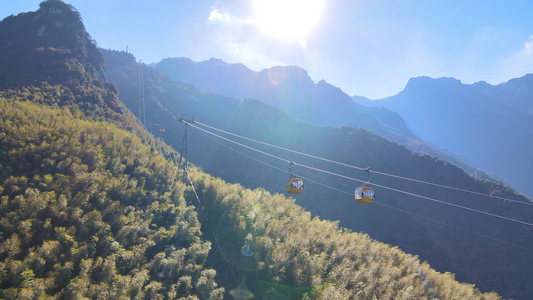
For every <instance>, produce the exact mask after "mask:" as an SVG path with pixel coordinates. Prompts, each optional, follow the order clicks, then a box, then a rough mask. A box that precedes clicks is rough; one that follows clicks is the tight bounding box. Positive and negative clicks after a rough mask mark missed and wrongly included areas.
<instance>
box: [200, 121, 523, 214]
mask: <svg viewBox="0 0 533 300" xmlns="http://www.w3.org/2000/svg"><path fill="white" fill-rule="evenodd" d="M195 123H197V124H200V125H202V126H205V127H208V128H210V129H213V130H217V131H219V132H222V133H225V134H228V135H232V136H235V137H238V138H241V139H245V140H248V141H252V142H255V143H258V144H261V145H265V146H269V147H272V148H276V149H280V150H284V151H288V152H292V153H295V154H299V155H303V156H307V157H311V158H315V159H318V160H322V161H326V162H329V163H333V164H337V165H341V166H344V167H348V168H353V169H357V170H360V171H366V170H367V168H362V167H357V166H352V165H349V164H345V163H341V162H337V161H334V160H330V159H327V158H323V157H319V156H315V155H311V154H307V153H304V152H300V151H296V150H292V149H288V148H284V147H280V146H276V145H272V144H269V143H266V142H262V141H258V140H255V139H251V138H248V137H244V136H241V135H238V134H235V133H231V132H228V131H225V130H222V129H218V128H216V127H213V126H209V125H207V124H204V123H201V122H198V121H195ZM369 172H371V173H374V174H379V175H383V176H388V177H393V178H397V179H402V180H407V181H412V182H417V183H421V184H426V185H431V186H436V187H440V188H445V189H450V190H455V191H459V192H464V193H470V194H473V195H478V196H484V197H489V198H493V199H499V200H504V201H509V202H514V203H519V204H523V205H529V206H533V203H528V202H523V201H518V200H514V199H509V198H505V197H500V196H496V195H489V194H484V193H480V192H475V191H471V190H466V189H461V188H457V187H453V186H448V185H443V184H438V183H433V182H428V181H423V180H419V179H414V178H409V177H404V176H399V175H394V174H389V173H385V172H380V171H375V170H369Z"/></svg>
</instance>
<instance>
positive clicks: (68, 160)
mask: <svg viewBox="0 0 533 300" xmlns="http://www.w3.org/2000/svg"><path fill="white" fill-rule="evenodd" d="M4 95H5V94H4V93H2V94H1V95H0V107H1V108H2V109H1V113H0V145H1V148H0V154H1V155H0V170H1V171H2V172H1V174H0V183H1V184H0V193H1V197H2V198H1V199H2V202H1V204H0V206H1V207H0V208H1V209H0V228H1V231H0V232H1V235H0V297H2V298H5V299H52V297H53V298H59V299H79V298H83V297H87V298H93V299H96V298H113V299H120V298H122V299H127V298H134V299H223V297H224V295H225V297H226V298H227V299H231V298H232V297H231V296H230V295H232V294H231V293H230V291H233V294H234V295H237V293H239V292H240V293H246V292H248V293H250V290H251V291H252V292H253V293H255V294H256V295H257V296H258V298H260V297H259V296H264V297H267V298H268V299H280V298H286V297H296V298H291V299H297V298H301V297H305V298H307V299H309V298H312V299H351V298H354V297H357V298H361V299H373V298H379V299H413V298H429V297H431V296H438V297H439V298H444V299H465V298H470V299H499V297H498V296H497V295H496V294H481V293H479V291H477V290H475V289H474V288H473V287H472V286H471V285H468V284H460V283H458V282H457V281H455V280H454V277H453V275H451V274H440V273H437V272H436V271H434V270H432V269H431V268H430V267H429V265H428V264H427V263H420V261H419V260H418V258H416V257H414V256H411V255H408V254H405V253H404V252H402V251H400V250H399V249H397V248H393V247H390V246H388V245H385V244H383V243H380V242H376V241H372V240H371V239H370V238H368V236H366V235H364V234H358V233H351V232H349V231H346V230H343V229H340V228H339V227H338V225H337V224H336V223H333V222H328V221H321V220H319V219H318V218H313V219H311V216H310V213H308V212H305V211H304V210H303V209H302V208H301V207H299V206H297V205H295V204H294V202H293V201H292V200H289V199H287V198H285V197H284V196H282V195H279V194H277V195H271V194H270V193H268V192H266V191H265V190H261V189H259V190H255V191H251V190H248V189H244V188H242V187H241V186H239V185H229V184H226V183H224V182H223V181H221V180H219V179H214V178H212V177H210V176H209V175H206V174H203V173H199V172H197V171H194V169H193V170H192V172H191V178H192V182H193V184H194V186H195V191H193V189H192V188H191V187H187V186H186V185H185V183H183V179H184V178H183V172H182V171H181V170H178V168H177V165H176V163H175V162H173V161H171V160H168V159H166V158H165V157H164V156H163V155H161V154H160V153H161V151H162V150H158V147H154V146H153V145H152V146H150V145H149V144H146V143H143V142H142V141H141V139H140V138H139V137H138V136H136V135H134V134H132V133H128V132H126V131H124V130H121V129H119V128H117V127H116V126H114V125H111V124H109V123H108V122H96V121H89V120H81V119H79V118H78V117H76V115H74V114H73V113H72V112H71V111H70V109H69V108H57V107H56V108H54V107H49V106H47V105H42V104H35V103H32V102H31V101H27V100H26V101H25V100H23V99H20V98H16V97H7V98H6V97H5V96H4ZM162 147H163V148H164V146H162ZM163 148H159V149H163ZM196 192H197V193H198V195H199V198H196V197H195V193H196ZM198 199H200V201H201V202H202V205H200V206H199V205H198ZM192 204H194V205H195V206H196V207H195V206H193V205H192ZM198 211H200V213H199V215H198V213H197V212H198ZM206 239H209V240H212V242H209V241H206ZM245 250H248V252H244V251H245ZM242 253H246V254H247V255H246V256H245V255H243V254H242ZM250 253H251V255H250ZM216 274H221V276H216ZM215 279H216V280H215ZM217 282H220V285H218V284H217ZM223 287H224V288H223ZM304 294H307V296H304ZM235 299H236V297H235Z"/></svg>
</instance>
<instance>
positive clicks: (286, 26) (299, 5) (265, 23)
mask: <svg viewBox="0 0 533 300" xmlns="http://www.w3.org/2000/svg"><path fill="white" fill-rule="evenodd" d="M324 1H325V0H254V2H253V4H254V13H255V20H256V22H257V25H258V26H259V28H261V30H262V31H263V32H265V33H267V34H269V35H271V36H274V37H276V38H280V39H287V40H300V41H302V40H305V38H307V37H308V36H309V34H310V33H311V31H312V29H314V28H315V27H316V25H317V24H318V21H319V20H320V18H321V17H322V14H323V11H324Z"/></svg>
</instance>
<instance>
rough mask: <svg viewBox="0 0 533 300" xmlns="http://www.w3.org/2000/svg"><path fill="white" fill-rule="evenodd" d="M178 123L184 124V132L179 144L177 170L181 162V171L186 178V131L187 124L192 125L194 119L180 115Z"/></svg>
mask: <svg viewBox="0 0 533 300" xmlns="http://www.w3.org/2000/svg"><path fill="white" fill-rule="evenodd" d="M180 122H183V123H184V124H185V130H184V132H183V140H182V142H181V150H180V160H179V162H178V169H181V161H182V159H183V160H184V161H183V171H185V176H186V177H187V176H188V173H187V129H188V126H189V124H192V123H194V117H193V116H192V115H183V114H182V115H181V117H180Z"/></svg>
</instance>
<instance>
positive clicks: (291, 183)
mask: <svg viewBox="0 0 533 300" xmlns="http://www.w3.org/2000/svg"><path fill="white" fill-rule="evenodd" d="M293 164H294V162H293V161H292V160H289V180H287V193H291V194H299V193H301V192H302V191H303V190H304V182H303V180H302V179H301V178H298V177H296V176H294V175H292V173H291V165H293Z"/></svg>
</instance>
